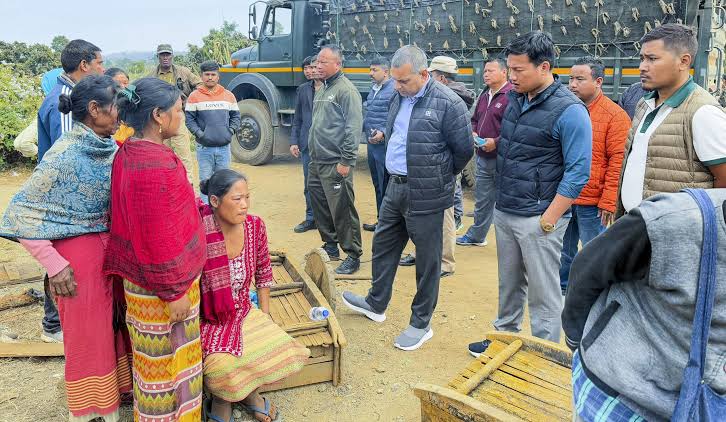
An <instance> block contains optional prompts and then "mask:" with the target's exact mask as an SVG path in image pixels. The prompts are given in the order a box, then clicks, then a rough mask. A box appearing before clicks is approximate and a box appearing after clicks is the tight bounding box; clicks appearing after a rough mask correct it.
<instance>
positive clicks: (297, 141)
mask: <svg viewBox="0 0 726 422" xmlns="http://www.w3.org/2000/svg"><path fill="white" fill-rule="evenodd" d="M314 97H315V87H314V86H313V81H308V82H305V83H304V84H302V85H300V86H299V87H297V97H296V99H295V116H294V117H293V118H292V132H291V133H290V145H297V146H298V148H300V151H307V149H308V136H309V135H310V126H312V124H313V98H314Z"/></svg>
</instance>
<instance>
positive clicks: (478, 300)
mask: <svg viewBox="0 0 726 422" xmlns="http://www.w3.org/2000/svg"><path fill="white" fill-rule="evenodd" d="M234 168H235V169H237V170H241V171H243V172H244V173H245V174H247V175H248V176H249V178H250V187H251V192H252V204H251V208H250V212H251V213H253V214H257V215H260V216H261V217H263V218H264V220H265V222H266V224H267V229H268V232H269V238H270V247H271V248H275V249H285V250H287V251H288V253H290V254H291V255H293V256H294V257H296V258H297V259H298V260H302V259H303V257H304V255H305V253H306V252H307V251H309V250H310V249H312V248H316V247H319V246H320V245H321V241H320V237H319V235H318V233H317V232H308V233H304V234H296V233H293V231H292V228H293V227H294V226H295V225H296V224H297V223H299V222H300V221H301V220H302V219H303V216H304V207H305V202H304V199H303V196H302V189H303V182H302V167H301V166H300V164H299V162H298V161H295V160H294V159H292V158H278V159H276V160H274V161H273V162H272V163H270V164H267V165H264V166H261V167H250V166H246V165H240V164H235V165H234ZM14 173H15V174H14ZM28 174H29V173H28V172H27V171H21V172H12V171H10V172H3V173H0V180H2V182H0V210H4V209H5V207H6V206H7V203H8V201H9V200H10V197H11V196H12V194H13V193H14V192H15V191H16V190H17V189H18V187H19V186H20V185H21V184H22V182H23V181H24V180H25V179H26V178H27V176H28ZM355 187H356V205H357V208H358V212H359V214H360V216H361V220H362V222H366V223H372V222H374V221H375V197H374V193H373V187H372V185H371V181H370V174H369V173H368V168H367V165H366V156H365V146H363V147H362V148H361V151H360V158H359V161H358V166H357V167H356V169H355ZM465 208H466V211H471V210H472V209H473V202H472V197H471V193H470V192H466V195H465ZM464 223H465V226H468V225H469V224H471V223H472V219H471V218H469V217H465V218H464ZM488 240H489V246H487V247H483V248H478V247H461V246H457V249H456V261H457V263H456V273H455V275H454V276H452V277H448V278H444V279H442V281H441V289H440V296H439V302H438V306H437V308H436V313H435V315H434V318H433V320H432V327H433V330H434V333H435V335H434V337H433V339H432V340H431V341H429V342H427V343H426V344H425V345H424V346H423V347H422V348H421V349H419V350H416V351H413V352H404V351H400V350H398V349H395V348H394V347H393V339H394V338H395V336H397V335H398V334H399V333H400V332H401V331H402V330H403V329H404V328H405V327H406V326H407V324H408V319H409V316H410V304H411V300H412V298H413V295H414V293H415V279H414V269H413V268H411V267H408V268H403V267H400V269H399V272H398V275H397V278H396V284H395V286H394V295H393V301H392V302H391V305H390V307H389V308H388V310H387V316H388V319H387V320H386V322H385V323H383V324H376V323H374V322H372V321H369V320H368V319H365V318H364V317H360V316H358V315H353V314H352V313H350V312H348V311H347V310H346V309H344V308H342V307H341V308H339V309H338V312H337V316H338V319H339V321H340V324H341V325H342V328H343V330H344V332H345V335H346V337H347V339H348V343H349V346H348V348H347V349H345V350H344V354H343V382H342V384H341V385H339V386H337V387H333V386H332V385H331V384H329V383H328V384H318V385H313V386H307V387H300V388H296V389H290V390H286V391H281V392H277V393H272V394H270V395H269V396H270V397H271V399H272V400H273V402H275V403H276V404H277V405H278V406H279V408H280V411H281V412H282V414H283V415H284V420H285V421H361V422H363V421H365V422H369V421H396V422H399V421H418V420H420V412H419V403H418V399H417V398H416V397H414V395H413V394H412V392H411V387H412V386H413V385H415V384H416V383H419V382H426V383H431V384H439V385H444V384H446V382H447V381H448V380H449V379H450V378H451V377H452V376H454V375H455V374H456V372H457V371H459V370H460V369H461V368H463V367H464V366H465V365H466V364H467V363H468V362H469V361H470V359H471V357H470V356H469V354H468V353H467V350H466V347H467V345H468V343H470V342H471V341H475V340H477V339H481V338H482V334H483V333H484V332H485V331H487V330H490V329H491V328H492V325H491V321H492V320H493V318H494V317H495V315H496V307H497V277H496V274H497V261H496V249H495V246H494V235H493V233H490V235H489V238H488ZM371 241H372V233H369V232H363V249H364V255H363V257H362V260H363V261H364V264H363V265H362V269H361V271H362V272H367V273H370V265H371V264H370V262H369V261H370V258H371ZM409 246H411V245H409ZM18 257H24V258H23V259H29V258H28V256H27V254H26V253H25V252H24V251H23V250H22V248H20V247H18V246H17V245H14V244H11V243H10V242H7V241H0V263H2V262H4V261H7V260H10V259H18ZM36 287H40V286H36ZM337 287H338V290H339V291H342V290H344V289H349V290H352V291H354V292H355V293H359V294H364V293H365V292H366V291H367V289H368V287H369V284H368V283H367V282H360V281H359V282H354V283H340V284H338V286H337ZM4 290H5V291H0V294H6V293H10V289H4ZM41 317H42V306H41V305H37V306H33V307H29V308H22V309H20V310H17V311H6V312H2V313H0V324H5V325H8V326H10V327H11V328H13V329H15V330H17V331H18V332H19V333H20V334H21V335H22V336H23V337H25V338H28V339H37V336H38V335H39V334H40V320H41ZM525 330H526V331H528V328H527V327H525ZM62 379H63V361H62V359H17V360H9V359H0V385H2V386H3V388H2V389H0V421H13V422H22V421H61V420H65V417H64V416H63V415H65V414H66V411H65V409H64V408H63V406H64V404H63V403H62V398H60V396H59V389H58V387H57V385H58V383H59V382H60V381H61V380H62ZM59 401H60V403H59ZM240 420H247V419H246V417H245V418H243V419H240Z"/></svg>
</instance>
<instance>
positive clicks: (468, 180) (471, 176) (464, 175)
mask: <svg viewBox="0 0 726 422" xmlns="http://www.w3.org/2000/svg"><path fill="white" fill-rule="evenodd" d="M475 180H476V156H474V157H472V159H471V160H469V162H468V163H467V164H466V167H464V170H462V171H461V186H462V187H465V188H473V187H474V181H475Z"/></svg>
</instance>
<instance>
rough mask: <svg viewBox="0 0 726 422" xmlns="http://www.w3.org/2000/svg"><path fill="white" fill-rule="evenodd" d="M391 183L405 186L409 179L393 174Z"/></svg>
mask: <svg viewBox="0 0 726 422" xmlns="http://www.w3.org/2000/svg"><path fill="white" fill-rule="evenodd" d="M391 182H393V183H398V184H399V185H403V184H404V183H408V177H406V176H400V175H398V174H392V175H391Z"/></svg>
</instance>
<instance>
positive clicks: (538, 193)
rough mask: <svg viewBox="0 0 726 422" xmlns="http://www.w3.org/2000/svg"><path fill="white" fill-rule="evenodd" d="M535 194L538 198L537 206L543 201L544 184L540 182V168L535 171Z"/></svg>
mask: <svg viewBox="0 0 726 422" xmlns="http://www.w3.org/2000/svg"><path fill="white" fill-rule="evenodd" d="M534 194H535V195H536V196H537V204H538V205H539V203H540V202H541V201H542V183H541V182H540V176H539V167H537V168H536V169H535V170H534Z"/></svg>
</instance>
